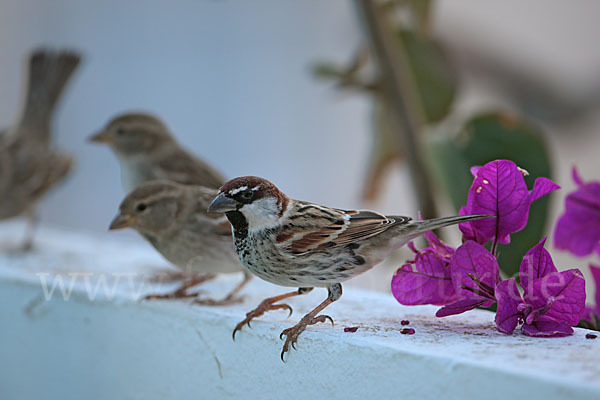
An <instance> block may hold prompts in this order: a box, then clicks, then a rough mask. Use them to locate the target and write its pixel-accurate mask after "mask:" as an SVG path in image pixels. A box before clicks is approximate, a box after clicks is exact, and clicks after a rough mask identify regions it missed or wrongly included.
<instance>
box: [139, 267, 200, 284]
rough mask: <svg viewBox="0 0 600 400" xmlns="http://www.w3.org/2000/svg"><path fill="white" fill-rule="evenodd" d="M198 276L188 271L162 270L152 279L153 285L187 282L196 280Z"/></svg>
mask: <svg viewBox="0 0 600 400" xmlns="http://www.w3.org/2000/svg"><path fill="white" fill-rule="evenodd" d="M197 276H198V274H195V273H193V272H186V271H172V270H164V269H163V270H161V271H158V272H157V273H156V274H154V275H152V276H151V277H150V282H152V283H163V282H175V281H187V280H192V279H195V278H196V277H197Z"/></svg>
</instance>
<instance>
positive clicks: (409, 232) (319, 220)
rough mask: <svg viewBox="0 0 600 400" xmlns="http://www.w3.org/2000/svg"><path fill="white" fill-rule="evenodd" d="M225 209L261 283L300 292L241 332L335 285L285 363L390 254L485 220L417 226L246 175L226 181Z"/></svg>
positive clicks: (243, 257) (289, 338) (296, 331)
mask: <svg viewBox="0 0 600 400" xmlns="http://www.w3.org/2000/svg"><path fill="white" fill-rule="evenodd" d="M208 211H209V212H224V213H225V215H226V216H227V219H228V220H229V222H230V223H231V226H232V227H233V236H234V243H235V247H236V250H237V254H238V257H239V259H240V261H241V262H242V264H243V265H244V267H246V268H247V269H248V270H249V271H250V272H252V273H253V274H255V275H258V276H259V277H260V278H262V279H264V280H266V281H268V282H271V283H274V284H276V285H281V286H291V287H297V288H298V290H297V291H293V292H289V293H286V294H283V295H280V296H276V297H271V298H268V299H266V300H264V301H263V302H262V303H260V305H259V306H258V307H257V308H256V309H254V310H252V311H250V312H249V313H247V314H246V318H245V319H244V320H243V321H241V322H240V323H239V324H237V326H236V327H235V329H234V331H233V337H234V339H235V334H236V332H237V331H238V330H240V329H241V328H242V327H243V326H244V324H249V323H250V321H251V320H252V319H254V318H256V317H259V316H261V315H263V314H264V313H265V312H267V311H270V310H276V309H287V310H289V311H290V313H291V311H292V309H291V307H290V306H289V305H287V304H276V303H277V302H278V301H281V300H283V299H287V298H290V297H293V296H297V295H302V294H305V293H308V292H310V291H311V290H312V289H313V288H314V287H324V288H327V290H328V292H329V295H328V297H327V299H326V300H325V301H323V302H322V303H321V304H319V305H318V306H317V307H316V308H315V309H314V310H312V311H311V312H309V313H308V314H306V315H305V316H304V317H303V318H302V319H301V320H300V322H299V323H298V324H296V325H295V326H293V327H291V328H288V329H285V330H284V331H283V332H282V333H281V335H280V338H282V339H283V336H285V337H286V339H285V343H284V345H283V350H282V352H281V359H282V360H283V356H284V354H285V353H286V352H287V351H288V349H289V346H290V345H291V346H292V347H294V348H295V343H296V341H297V340H298V336H299V335H300V334H301V333H302V332H303V331H304V330H305V329H306V327H307V325H313V324H316V323H318V322H325V321H326V320H329V321H331V323H332V324H333V319H331V317H329V316H327V315H318V313H319V312H321V310H323V309H324V308H325V307H327V306H328V305H329V304H331V303H333V302H334V301H336V300H337V299H339V298H340V296H341V295H342V285H341V282H343V281H345V280H347V279H350V278H353V277H355V276H356V275H358V274H360V273H363V272H365V271H367V270H369V269H371V268H372V267H374V266H375V265H377V264H379V263H380V262H382V261H383V260H384V259H385V258H386V257H387V256H388V255H389V254H390V253H392V252H393V251H394V250H397V249H398V248H400V247H401V246H403V245H404V244H406V243H408V242H409V241H410V240H412V239H414V238H416V237H417V236H419V235H421V234H423V233H425V232H427V231H430V230H434V229H437V228H441V227H444V226H448V225H453V224H457V223H459V222H465V221H469V220H474V219H480V218H486V217H488V216H485V215H463V216H457V217H447V218H436V219H431V220H425V221H413V220H411V219H410V218H408V217H400V216H384V215H381V214H378V213H376V212H373V211H346V210H339V209H336V208H329V207H324V206H320V205H317V204H312V203H308V202H305V201H298V200H293V199H290V198H289V197H287V196H286V195H285V194H284V193H282V192H281V191H280V190H279V189H277V187H275V185H273V184H272V183H271V182H269V181H267V180H266V179H263V178H259V177H255V176H245V177H240V178H235V179H232V180H230V181H229V182H227V183H225V184H224V185H223V186H222V187H221V188H220V190H219V194H218V196H217V197H216V198H215V199H214V200H213V201H212V202H211V204H210V206H209V207H208Z"/></svg>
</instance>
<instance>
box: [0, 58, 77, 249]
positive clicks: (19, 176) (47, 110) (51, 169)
mask: <svg viewBox="0 0 600 400" xmlns="http://www.w3.org/2000/svg"><path fill="white" fill-rule="evenodd" d="M80 58H81V57H80V55H79V54H77V53H74V52H70V51H51V50H47V49H40V50H37V51H34V52H33V53H32V54H31V56H30V58H29V76H28V84H27V92H26V97H25V103H24V108H23V111H22V113H21V118H20V120H19V122H18V123H17V124H16V125H14V126H12V127H11V128H10V129H6V130H4V131H2V132H0V219H8V218H12V217H17V216H20V215H26V216H27V217H28V218H29V228H28V233H27V236H26V238H25V241H24V243H23V246H22V247H23V249H30V248H31V246H32V243H33V227H34V224H35V220H36V214H35V213H36V211H35V209H36V206H37V204H38V202H39V201H40V200H41V198H42V197H43V196H44V195H45V194H46V193H47V192H48V191H49V190H50V189H51V188H53V187H54V186H55V185H56V184H58V183H59V182H60V181H62V180H63V178H65V176H66V175H67V174H68V173H69V171H70V170H71V168H72V165H73V159H72V157H71V156H69V155H67V154H65V153H63V152H61V151H59V150H57V149H55V148H53V146H52V138H51V130H52V129H51V125H52V116H53V113H54V110H55V108H56V105H57V103H58V100H59V99H60V96H61V94H62V92H63V90H64V88H65V86H66V84H67V82H68V81H69V78H70V77H71V75H72V74H73V72H74V71H75V69H76V68H77V66H78V65H79V62H80Z"/></svg>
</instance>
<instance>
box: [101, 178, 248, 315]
mask: <svg viewBox="0 0 600 400" xmlns="http://www.w3.org/2000/svg"><path fill="white" fill-rule="evenodd" d="M216 194H217V190H216V189H208V188H204V187H201V186H190V185H180V184H178V183H175V182H171V181H153V182H148V183H146V184H143V185H141V186H139V187H138V188H136V189H134V190H133V191H132V192H131V193H129V194H128V195H127V197H126V198H125V199H124V200H123V202H122V203H121V205H120V207H119V214H118V215H117V216H116V217H115V218H114V220H113V221H112V223H111V224H110V229H123V228H127V227H129V228H133V229H135V230H136V231H138V232H139V233H140V234H141V235H142V236H143V237H144V238H146V239H147V240H148V241H149V242H150V243H151V244H152V246H154V248H156V250H158V251H159V252H160V253H161V254H162V255H163V256H164V257H165V258H166V259H167V260H168V261H170V262H171V263H173V264H174V265H176V266H178V267H179V268H181V269H183V270H185V271H191V272H193V273H195V275H193V276H192V277H190V278H189V279H188V280H187V281H184V283H183V285H182V286H181V287H180V288H179V289H178V290H177V291H175V292H173V293H170V294H167V295H150V296H147V298H183V297H195V296H196V294H193V293H188V289H189V288H191V287H192V286H195V285H197V284H199V283H202V282H205V281H206V280H208V279H211V278H212V277H213V276H214V275H213V274H216V273H233V272H240V271H242V266H241V265H240V262H239V261H238V259H237V257H236V254H235V250H234V246H233V243H232V241H231V228H230V226H229V223H228V222H227V220H226V219H225V218H224V217H223V216H222V215H218V214H210V213H207V211H206V210H207V208H208V205H209V204H210V201H211V200H212V199H213V198H214V197H215V196H216ZM250 278H251V275H250V274H249V273H248V272H247V271H244V280H243V281H242V282H241V283H240V284H239V285H238V286H237V287H236V288H235V289H234V290H233V291H232V292H231V293H229V294H228V295H227V296H226V297H225V298H224V299H223V300H220V301H214V300H198V301H197V302H198V303H200V304H205V305H223V304H230V303H233V302H236V301H239V298H237V297H236V294H237V293H238V292H239V291H240V290H241V289H242V288H243V287H244V285H245V284H246V283H247V282H248V281H249V280H250Z"/></svg>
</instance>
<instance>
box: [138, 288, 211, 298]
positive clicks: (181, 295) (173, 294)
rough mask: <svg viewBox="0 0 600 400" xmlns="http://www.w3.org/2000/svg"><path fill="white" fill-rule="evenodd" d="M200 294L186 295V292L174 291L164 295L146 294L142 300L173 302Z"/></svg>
mask: <svg viewBox="0 0 600 400" xmlns="http://www.w3.org/2000/svg"><path fill="white" fill-rule="evenodd" d="M199 294H200V293H188V292H187V291H185V290H184V291H180V290H176V291H174V292H171V293H165V294H158V293H153V294H148V295H146V296H144V297H143V298H142V300H175V299H190V298H192V297H198V295H199Z"/></svg>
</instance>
